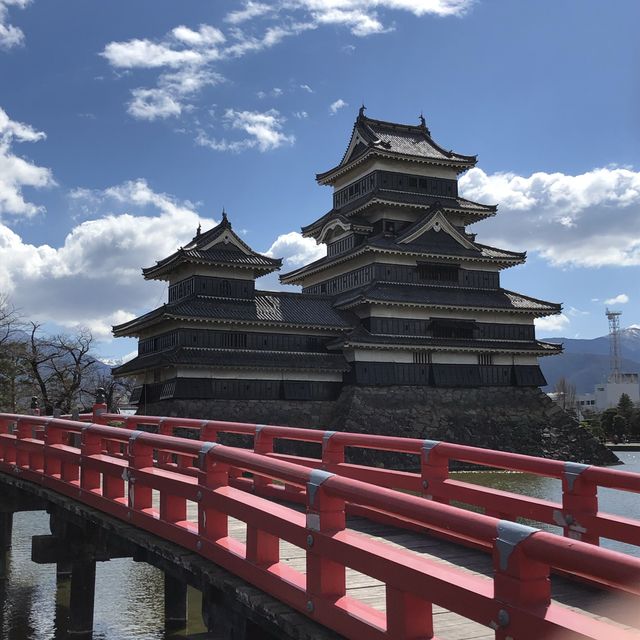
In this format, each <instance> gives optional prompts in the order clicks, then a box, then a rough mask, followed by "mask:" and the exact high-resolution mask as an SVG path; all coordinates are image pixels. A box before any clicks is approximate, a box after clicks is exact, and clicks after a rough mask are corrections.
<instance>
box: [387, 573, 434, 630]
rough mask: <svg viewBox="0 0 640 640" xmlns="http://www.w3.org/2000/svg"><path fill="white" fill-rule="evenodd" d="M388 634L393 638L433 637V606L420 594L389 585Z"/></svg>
mask: <svg viewBox="0 0 640 640" xmlns="http://www.w3.org/2000/svg"><path fill="white" fill-rule="evenodd" d="M386 600H387V635H388V636H389V638H393V640H423V639H424V638H433V607H432V604H431V602H427V601H426V600H423V599H422V598H419V597H418V596H415V595H414V594H412V593H408V592H407V591H401V590H400V589H396V588H394V587H391V586H389V585H387V588H386Z"/></svg>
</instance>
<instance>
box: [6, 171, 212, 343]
mask: <svg viewBox="0 0 640 640" xmlns="http://www.w3.org/2000/svg"><path fill="white" fill-rule="evenodd" d="M71 195H72V198H73V199H74V200H83V199H85V200H86V201H87V203H88V206H89V207H92V208H93V209H94V211H95V213H96V217H94V219H92V220H87V221H84V222H82V223H81V224H79V225H77V226H76V227H74V228H73V229H72V230H71V231H70V232H69V233H68V234H67V236H66V238H65V239H64V242H63V243H62V245H61V246H59V247H52V246H49V245H46V244H43V245H32V244H28V243H26V242H24V241H23V240H22V238H21V237H20V236H19V235H18V234H16V233H15V232H14V231H12V230H11V229H9V228H8V227H7V226H5V225H2V224H0V291H3V292H6V293H7V294H8V295H9V296H10V298H11V300H12V302H13V304H15V305H16V306H17V307H19V308H20V309H21V311H22V313H23V314H24V315H25V317H27V318H29V319H34V320H42V321H45V322H49V323H55V324H57V325H59V326H62V327H75V326H80V325H82V326H86V327H88V328H90V329H91V330H92V331H93V332H94V333H95V335H96V337H98V338H100V339H106V338H108V337H109V335H110V330H111V324H114V323H115V324H117V323H120V322H124V321H126V320H128V319H130V318H131V317H133V314H134V313H139V312H145V311H148V310H149V309H151V308H155V307H156V306H158V305H159V304H160V303H161V302H162V301H163V300H164V299H165V295H166V284H163V283H153V282H146V281H144V280H143V278H142V275H141V268H142V267H146V266H150V265H152V264H154V262H155V261H156V260H159V259H161V258H164V257H166V256H167V255H169V254H171V253H173V252H174V251H175V250H176V249H177V248H178V247H179V246H180V245H184V244H186V243H187V242H188V241H189V240H190V239H191V238H192V237H193V236H194V235H195V232H196V228H197V226H198V224H200V223H201V222H202V224H203V227H204V228H205V229H206V228H208V227H209V226H212V225H213V224H214V221H213V220H210V219H205V218H201V217H200V216H199V215H198V214H197V212H196V211H195V210H194V207H193V205H192V204H191V203H190V202H188V201H186V202H185V201H183V202H180V201H178V200H176V199H175V198H172V197H171V196H169V195H167V194H163V193H157V192H155V191H153V190H152V189H151V188H150V187H149V185H148V184H147V183H146V182H145V181H144V180H135V181H130V182H125V183H123V184H120V185H117V186H114V187H111V188H109V189H105V190H104V191H96V190H87V189H79V190H76V191H74V192H73V193H72V194H71ZM114 210H115V211H117V213H105V212H108V211H114ZM127 211H128V212H127Z"/></svg>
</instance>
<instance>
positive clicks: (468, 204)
mask: <svg viewBox="0 0 640 640" xmlns="http://www.w3.org/2000/svg"><path fill="white" fill-rule="evenodd" d="M378 204H381V205H399V206H400V207H404V208H412V209H414V210H428V209H430V208H431V207H433V206H434V205H437V206H439V207H440V208H441V209H442V210H444V211H451V212H455V213H458V214H462V215H463V216H465V218H466V219H468V224H471V223H473V222H478V221H479V220H483V219H485V218H489V217H491V216H494V215H495V214H496V211H497V210H498V207H497V206H496V205H487V204H480V203H479V202H472V201H471V200H467V199H466V198H461V197H453V198H450V197H446V196H434V195H429V194H422V193H409V192H407V191H395V190H392V189H381V188H376V189H374V190H373V191H371V192H370V193H367V194H365V195H364V196H362V197H361V198H358V199H357V200H354V201H353V202H349V203H348V204H346V205H345V206H343V207H340V208H339V209H331V211H329V212H327V213H325V214H324V215H323V216H322V217H321V218H318V219H317V220H315V221H314V222H312V223H311V224H308V225H306V226H305V227H302V235H303V236H305V237H311V238H316V239H319V238H320V236H321V233H322V230H323V229H324V227H325V226H326V225H327V224H329V223H330V222H331V221H333V220H334V219H335V218H338V217H340V218H341V219H344V220H350V221H351V222H352V224H356V225H358V224H359V225H366V224H368V223H367V220H366V218H364V217H362V216H363V215H365V214H364V213H363V212H364V211H365V210H366V209H368V208H370V207H373V206H375V205H378Z"/></svg>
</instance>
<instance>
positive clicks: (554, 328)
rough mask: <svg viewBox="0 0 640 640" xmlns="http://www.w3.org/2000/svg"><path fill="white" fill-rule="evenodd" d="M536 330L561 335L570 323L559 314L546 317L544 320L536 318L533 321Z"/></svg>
mask: <svg viewBox="0 0 640 640" xmlns="http://www.w3.org/2000/svg"><path fill="white" fill-rule="evenodd" d="M534 322H535V325H536V329H537V330H538V331H544V332H545V333H546V334H550V333H551V334H553V333H561V332H563V331H564V330H565V329H566V328H567V327H568V326H569V324H570V323H571V321H570V320H569V318H568V317H567V316H565V315H564V313H561V314H559V315H556V316H548V317H546V318H536V319H535V320H534Z"/></svg>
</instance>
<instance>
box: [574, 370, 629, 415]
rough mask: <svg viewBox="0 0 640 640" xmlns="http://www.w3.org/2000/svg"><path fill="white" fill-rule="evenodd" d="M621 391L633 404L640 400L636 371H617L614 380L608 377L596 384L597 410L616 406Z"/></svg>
mask: <svg viewBox="0 0 640 640" xmlns="http://www.w3.org/2000/svg"><path fill="white" fill-rule="evenodd" d="M623 393H626V394H627V395H628V396H629V398H631V402H633V403H634V404H636V403H637V402H640V380H639V375H638V374H637V373H619V374H617V376H616V380H615V382H614V381H612V380H611V378H609V381H608V382H606V383H604V384H599V385H596V388H595V408H596V409H597V410H598V411H604V410H605V409H608V408H609V407H615V406H617V404H618V402H620V396H621V395H622V394H623ZM587 395H593V394H587ZM580 398H582V396H579V400H580ZM585 408H586V407H585Z"/></svg>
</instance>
